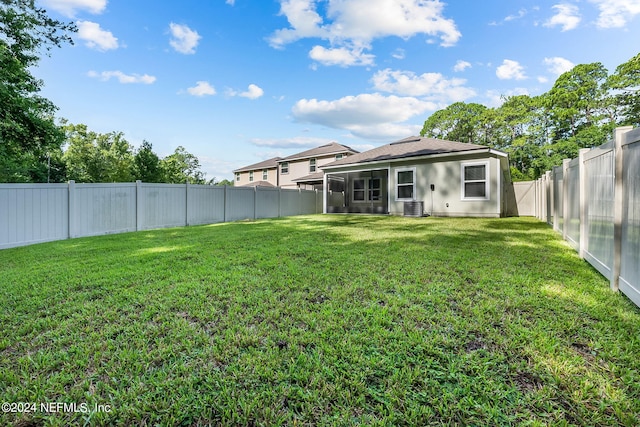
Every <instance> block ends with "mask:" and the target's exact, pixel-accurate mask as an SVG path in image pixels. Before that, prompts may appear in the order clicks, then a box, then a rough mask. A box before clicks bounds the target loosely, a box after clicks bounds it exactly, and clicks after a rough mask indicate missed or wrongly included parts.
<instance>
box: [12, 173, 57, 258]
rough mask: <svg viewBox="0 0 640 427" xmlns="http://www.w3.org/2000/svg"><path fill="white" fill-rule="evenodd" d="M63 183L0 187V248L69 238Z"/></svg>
mask: <svg viewBox="0 0 640 427" xmlns="http://www.w3.org/2000/svg"><path fill="white" fill-rule="evenodd" d="M68 196H69V190H68V185H67V184H3V185H2V186H0V249H4V248H10V247H14V246H20V245H29V244H32V243H39V242H48V241H52V240H61V239H66V238H68V237H69V198H68Z"/></svg>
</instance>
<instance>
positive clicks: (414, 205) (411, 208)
mask: <svg viewBox="0 0 640 427" xmlns="http://www.w3.org/2000/svg"><path fill="white" fill-rule="evenodd" d="M423 212H424V202H423V201H421V200H420V201H418V200H412V201H410V202H404V216H423Z"/></svg>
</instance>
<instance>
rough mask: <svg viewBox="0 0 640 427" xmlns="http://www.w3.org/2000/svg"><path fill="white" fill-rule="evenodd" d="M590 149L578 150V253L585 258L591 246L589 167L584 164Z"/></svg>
mask: <svg viewBox="0 0 640 427" xmlns="http://www.w3.org/2000/svg"><path fill="white" fill-rule="evenodd" d="M587 151H589V149H588V148H582V149H580V150H579V151H578V162H579V163H578V175H579V176H580V177H579V178H580V184H579V185H580V195H579V197H580V199H579V200H580V247H579V250H578V254H579V255H580V258H583V259H584V254H585V252H586V251H587V248H588V247H589V230H588V229H587V221H588V215H589V203H587V168H586V166H585V164H584V155H585V153H586V152H587Z"/></svg>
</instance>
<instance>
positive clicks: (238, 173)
mask: <svg viewBox="0 0 640 427" xmlns="http://www.w3.org/2000/svg"><path fill="white" fill-rule="evenodd" d="M236 181H240V172H236Z"/></svg>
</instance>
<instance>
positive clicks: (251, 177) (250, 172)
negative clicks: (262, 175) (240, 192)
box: [249, 171, 253, 182]
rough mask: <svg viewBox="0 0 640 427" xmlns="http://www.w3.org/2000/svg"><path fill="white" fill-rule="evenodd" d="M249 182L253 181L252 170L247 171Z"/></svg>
mask: <svg viewBox="0 0 640 427" xmlns="http://www.w3.org/2000/svg"><path fill="white" fill-rule="evenodd" d="M249 182H253V171H249Z"/></svg>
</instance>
